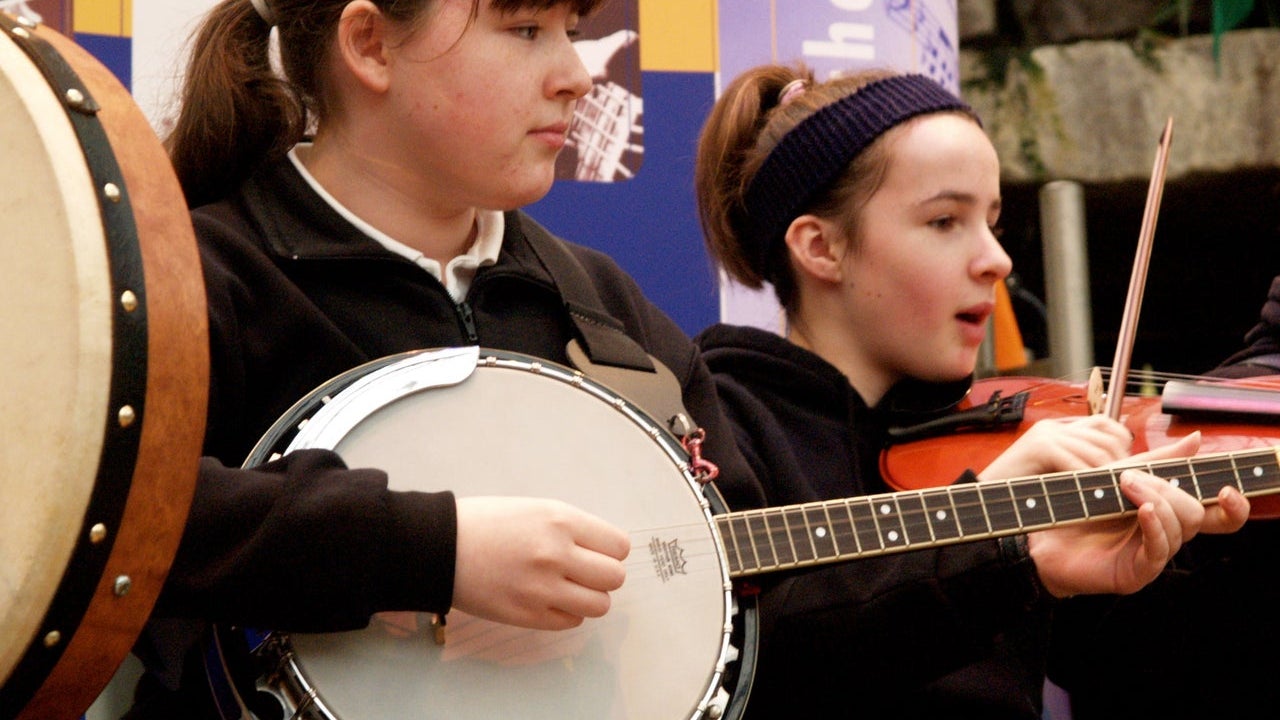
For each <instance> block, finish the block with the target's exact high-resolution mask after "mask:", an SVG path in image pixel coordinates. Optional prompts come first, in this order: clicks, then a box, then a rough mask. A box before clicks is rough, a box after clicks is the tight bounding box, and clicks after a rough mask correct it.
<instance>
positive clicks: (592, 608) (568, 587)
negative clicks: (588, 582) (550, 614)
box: [551, 580, 612, 622]
mask: <svg viewBox="0 0 1280 720" xmlns="http://www.w3.org/2000/svg"><path fill="white" fill-rule="evenodd" d="M611 603H612V600H611V599H610V598H609V593H606V592H600V591H598V590H591V589H589V588H587V587H584V586H582V585H579V584H578V583H576V582H570V581H568V580H566V581H565V582H564V583H563V584H562V585H561V586H560V587H558V588H557V592H556V602H555V605H554V606H553V607H552V608H551V609H552V610H554V611H558V612H560V613H563V614H565V615H570V616H573V617H576V618H578V619H579V622H581V619H582V618H589V617H591V618H597V617H601V616H603V615H604V614H605V613H607V612H609V606H610V604H611Z"/></svg>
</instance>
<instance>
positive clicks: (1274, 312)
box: [1209, 276, 1280, 377]
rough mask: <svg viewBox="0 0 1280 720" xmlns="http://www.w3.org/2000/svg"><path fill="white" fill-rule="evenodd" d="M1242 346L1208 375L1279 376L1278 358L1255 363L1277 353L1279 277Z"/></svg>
mask: <svg viewBox="0 0 1280 720" xmlns="http://www.w3.org/2000/svg"><path fill="white" fill-rule="evenodd" d="M1244 342H1245V346H1244V347H1243V348H1242V349H1240V350H1238V351H1236V352H1235V353H1233V354H1232V355H1231V356H1230V357H1228V358H1227V359H1226V360H1224V361H1223V362H1222V364H1221V365H1219V366H1218V367H1217V368H1215V369H1214V370H1212V371H1211V372H1210V373H1209V374H1210V375H1216V376H1219V377H1250V376H1255V375H1271V374H1275V373H1280V357H1274V358H1271V359H1269V360H1268V361H1267V362H1265V363H1264V362H1259V360H1261V359H1262V357H1263V356H1268V355H1276V354H1277V353H1280V276H1277V277H1276V278H1274V279H1273V280H1272V281H1271V287H1270V289H1269V290H1268V291H1267V299H1266V301H1265V302H1264V303H1263V305H1262V311H1261V312H1260V313H1259V317H1258V323H1257V324H1256V325H1254V326H1253V327H1252V328H1251V329H1250V330H1249V332H1247V333H1246V334H1245V336H1244Z"/></svg>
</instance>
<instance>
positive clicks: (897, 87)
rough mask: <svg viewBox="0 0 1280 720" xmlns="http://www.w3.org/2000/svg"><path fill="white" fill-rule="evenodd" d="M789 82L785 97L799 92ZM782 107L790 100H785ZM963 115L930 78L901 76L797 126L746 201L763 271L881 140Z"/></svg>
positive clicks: (750, 235) (747, 236) (751, 243)
mask: <svg viewBox="0 0 1280 720" xmlns="http://www.w3.org/2000/svg"><path fill="white" fill-rule="evenodd" d="M793 84H794V83H788V84H787V86H786V87H784V88H783V89H782V93H780V95H783V96H786V95H790V94H793V93H794V92H795V89H794V88H792V85H793ZM779 102H780V103H782V102H786V98H785V97H780V98H779ZM948 110H959V111H961V112H966V113H968V114H969V115H971V116H972V117H973V118H974V119H975V120H976V119H977V115H976V114H974V112H973V110H972V109H971V108H970V107H969V106H968V105H966V104H965V103H964V102H963V101H961V100H960V98H958V97H956V96H955V95H952V94H951V93H950V92H948V91H947V90H946V89H945V88H943V87H942V86H941V85H939V84H938V83H936V82H934V81H933V80H930V79H929V78H927V77H925V76H924V75H893V76H890V77H887V78H884V79H882V80H876V81H874V82H871V83H868V84H867V85H865V86H863V87H862V89H860V90H858V91H857V92H854V93H851V94H849V95H845V96H844V97H842V98H840V99H839V100H836V101H835V102H832V103H830V104H828V105H824V106H822V107H821V108H819V109H818V110H816V111H814V112H813V114H811V115H809V116H808V117H806V118H805V119H803V120H801V121H800V122H799V123H797V124H796V126H795V127H793V128H791V129H790V130H788V131H787V133H786V134H785V135H783V136H782V138H781V139H780V140H779V141H778V144H777V145H776V146H775V147H774V148H773V150H771V151H769V155H768V157H766V158H765V159H764V162H763V163H761V165H760V169H759V170H758V171H756V174H755V176H754V177H752V178H751V182H750V183H749V184H748V185H747V190H746V193H745V194H744V196H743V209H744V210H745V211H746V226H745V227H744V228H743V232H742V239H743V242H744V246H745V248H744V249H746V251H747V253H748V256H749V257H751V258H752V259H753V262H755V263H758V267H763V266H764V263H766V262H768V257H769V251H770V248H772V247H773V244H774V243H775V242H776V241H777V240H778V239H779V238H781V237H782V235H783V234H784V233H786V231H787V226H788V225H790V224H791V221H792V220H793V219H795V217H796V216H797V215H798V214H799V213H800V211H801V210H803V209H804V208H805V207H807V206H808V205H809V203H811V202H813V200H814V199H815V198H816V197H818V195H820V194H821V193H822V192H823V191H825V190H826V189H827V187H828V186H830V185H831V183H833V182H835V180H836V178H838V177H840V174H841V173H842V172H844V169H845V168H846V167H847V166H848V165H849V163H850V162H852V161H853V159H854V158H855V157H857V156H858V155H859V154H860V153H861V152H862V151H863V150H865V149H866V148H867V146H868V145H870V144H871V143H872V142H874V141H875V140H876V138H878V137H880V136H881V135H883V134H884V133H885V132H887V131H888V130H889V129H890V128H892V127H894V126H895V125H899V124H901V123H903V122H906V121H907V120H910V119H911V118H913V117H915V116H917V115H924V114H926V113H934V112H944V111H948Z"/></svg>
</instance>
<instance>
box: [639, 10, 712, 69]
mask: <svg viewBox="0 0 1280 720" xmlns="http://www.w3.org/2000/svg"><path fill="white" fill-rule="evenodd" d="M715 43H716V0H640V69H641V70H657V71H672V72H713V71H714V70H715V69H716V50H715V47H716V45H715Z"/></svg>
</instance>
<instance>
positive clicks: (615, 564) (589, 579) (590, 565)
mask: <svg viewBox="0 0 1280 720" xmlns="http://www.w3.org/2000/svg"><path fill="white" fill-rule="evenodd" d="M565 577H567V578H568V579H569V580H571V581H573V582H575V583H577V584H579V585H583V586H585V587H587V588H589V589H591V590H595V591H599V592H609V591H612V590H617V589H618V588H620V587H622V583H623V582H624V581H626V579H627V570H626V566H624V565H623V564H622V561H621V560H617V559H615V558H613V557H610V556H608V555H603V554H601V553H598V552H595V551H594V550H588V549H587V548H583V547H576V548H574V549H573V552H572V554H571V555H570V558H569V567H568V568H567V569H566V572H565Z"/></svg>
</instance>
